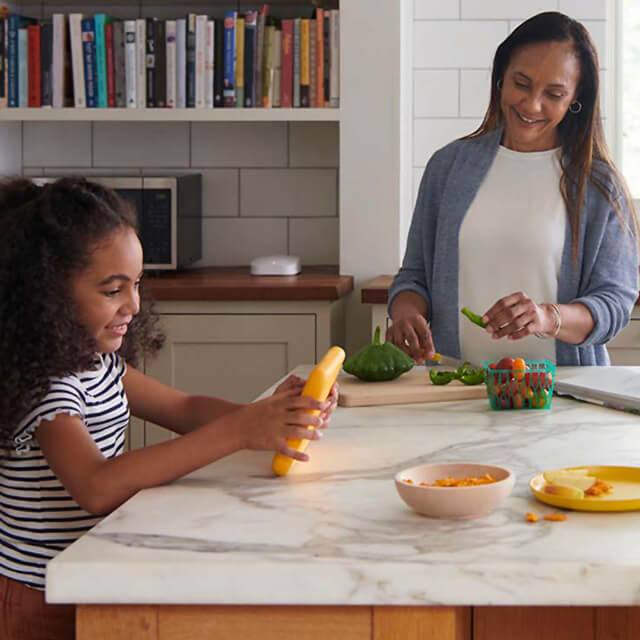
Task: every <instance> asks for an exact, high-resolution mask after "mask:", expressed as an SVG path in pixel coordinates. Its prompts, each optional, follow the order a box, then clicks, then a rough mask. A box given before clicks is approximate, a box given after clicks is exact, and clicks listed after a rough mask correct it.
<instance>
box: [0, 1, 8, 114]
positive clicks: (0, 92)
mask: <svg viewBox="0 0 640 640" xmlns="http://www.w3.org/2000/svg"><path fill="white" fill-rule="evenodd" d="M8 15H9V14H8V11H7V9H6V8H5V7H0V109H3V108H4V107H6V106H7V80H6V77H5V64H6V63H5V55H6V54H5V25H6V19H7V17H8Z"/></svg>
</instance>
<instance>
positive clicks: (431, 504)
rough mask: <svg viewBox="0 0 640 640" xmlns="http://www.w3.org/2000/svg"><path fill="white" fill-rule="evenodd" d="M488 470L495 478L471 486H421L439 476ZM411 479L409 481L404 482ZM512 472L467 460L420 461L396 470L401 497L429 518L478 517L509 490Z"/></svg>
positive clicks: (453, 475)
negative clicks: (417, 463) (428, 462)
mask: <svg viewBox="0 0 640 640" xmlns="http://www.w3.org/2000/svg"><path fill="white" fill-rule="evenodd" d="M485 473H489V474H491V476H492V477H494V478H495V479H496V481H497V482H492V483H490V484H481V485H475V486H471V487H424V486H422V487H421V486H420V483H421V482H427V483H430V484H431V483H434V482H435V481H436V480H439V479H440V478H446V477H449V476H452V477H454V478H467V477H479V476H483V475H484V474H485ZM407 480H411V482H410V483H409V482H407ZM515 481H516V478H515V475H514V474H513V473H512V472H511V471H509V469H505V468H503V467H495V466H493V465H488V464H472V463H466V462H459V463H440V464H428V465H421V466H419V467H412V468H410V469H405V470H404V471H401V472H400V473H398V474H396V476H395V482H396V489H397V490H398V493H399V494H400V497H401V498H402V499H403V500H404V501H405V502H406V503H407V504H408V505H409V506H410V507H411V508H412V509H413V510H414V511H417V512H418V513H420V514H422V515H424V516H429V517H430V518H479V517H481V516H485V515H487V514H488V513H490V512H491V511H493V510H494V509H495V508H496V507H497V506H498V505H499V504H500V503H501V502H502V501H503V500H504V499H505V498H506V497H507V496H508V495H509V494H510V493H511V490H512V489H513V485H514V484H515Z"/></svg>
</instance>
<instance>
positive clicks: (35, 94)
mask: <svg viewBox="0 0 640 640" xmlns="http://www.w3.org/2000/svg"><path fill="white" fill-rule="evenodd" d="M27 69H28V73H27V76H28V83H29V85H28V88H27V106H29V107H39V106H40V105H41V102H42V96H41V92H40V82H41V77H40V26H39V25H37V24H30V25H29V26H28V27H27Z"/></svg>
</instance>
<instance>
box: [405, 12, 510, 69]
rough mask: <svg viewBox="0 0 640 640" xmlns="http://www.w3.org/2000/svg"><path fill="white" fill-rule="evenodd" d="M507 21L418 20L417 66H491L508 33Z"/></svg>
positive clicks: (415, 28) (415, 40)
mask: <svg viewBox="0 0 640 640" xmlns="http://www.w3.org/2000/svg"><path fill="white" fill-rule="evenodd" d="M507 25H508V23H507V21H506V20H505V21H497V20H493V21H492V20H469V21H449V20H441V21H438V20H434V21H417V22H414V23H413V66H414V69H415V68H418V69H424V68H427V69H428V68H431V69H439V68H444V69H452V68H459V67H463V68H464V67H468V68H484V67H490V66H491V62H492V59H493V54H494V53H495V50H496V47H497V46H498V45H499V44H500V43H501V42H502V41H503V40H504V39H505V37H506V36H507V34H508V29H507Z"/></svg>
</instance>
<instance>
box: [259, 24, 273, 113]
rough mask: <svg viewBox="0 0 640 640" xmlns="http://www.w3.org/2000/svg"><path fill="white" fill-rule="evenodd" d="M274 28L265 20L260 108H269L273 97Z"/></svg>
mask: <svg viewBox="0 0 640 640" xmlns="http://www.w3.org/2000/svg"><path fill="white" fill-rule="evenodd" d="M274 31H275V26H274V25H273V23H272V22H271V18H267V24H265V27H264V54H263V60H262V106H263V107H265V108H267V109H269V108H271V98H272V96H273V39H274V38H273V33H274Z"/></svg>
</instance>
